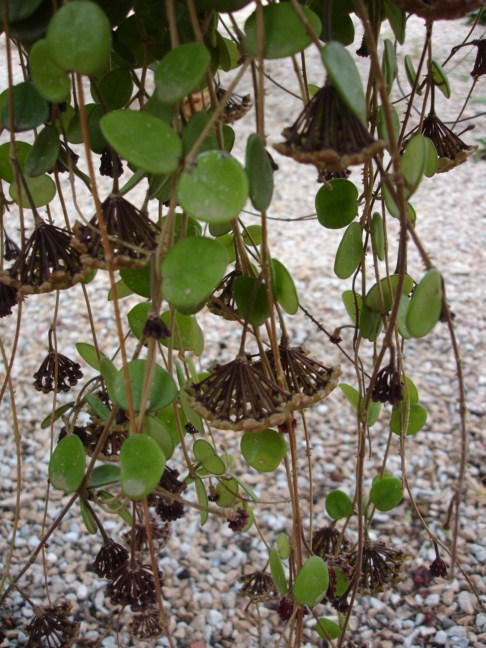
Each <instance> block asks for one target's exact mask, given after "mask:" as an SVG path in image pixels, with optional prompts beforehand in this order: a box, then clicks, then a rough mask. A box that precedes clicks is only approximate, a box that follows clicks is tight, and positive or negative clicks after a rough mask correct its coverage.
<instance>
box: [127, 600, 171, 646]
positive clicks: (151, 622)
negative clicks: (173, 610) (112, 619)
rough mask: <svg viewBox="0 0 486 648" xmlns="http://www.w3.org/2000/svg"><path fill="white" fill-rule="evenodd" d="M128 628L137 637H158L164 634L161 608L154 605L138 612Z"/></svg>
mask: <svg viewBox="0 0 486 648" xmlns="http://www.w3.org/2000/svg"><path fill="white" fill-rule="evenodd" d="M128 629H129V631H130V632H131V633H132V634H133V635H134V636H135V637H137V639H142V640H144V639H157V638H158V637H160V636H161V635H162V634H163V628H162V625H161V623H160V614H159V610H158V609H157V608H155V607H153V608H149V609H148V610H144V611H143V612H142V613H141V614H136V615H135V616H134V617H133V619H132V620H131V622H130V625H129V626H128Z"/></svg>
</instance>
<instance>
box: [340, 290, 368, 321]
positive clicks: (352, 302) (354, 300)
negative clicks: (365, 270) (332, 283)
mask: <svg viewBox="0 0 486 648" xmlns="http://www.w3.org/2000/svg"><path fill="white" fill-rule="evenodd" d="M341 299H342V300H343V304H344V308H345V309H346V312H347V314H348V315H349V317H350V318H351V321H352V322H353V324H355V325H356V323H357V319H358V318H357V315H358V313H361V309H362V304H363V298H362V297H361V295H360V294H359V293H355V292H353V291H352V290H345V291H344V292H343V294H342V295H341Z"/></svg>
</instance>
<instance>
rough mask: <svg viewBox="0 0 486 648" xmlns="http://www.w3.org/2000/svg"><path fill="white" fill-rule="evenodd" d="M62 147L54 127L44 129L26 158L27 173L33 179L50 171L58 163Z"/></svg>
mask: <svg viewBox="0 0 486 648" xmlns="http://www.w3.org/2000/svg"><path fill="white" fill-rule="evenodd" d="M60 147H61V144H60V142H59V134H58V132H57V129H56V128H55V127H54V126H52V125H49V126H46V127H45V128H43V129H42V130H41V131H40V133H39V134H38V135H37V137H36V138H35V142H34V145H33V146H32V148H31V149H29V151H28V153H27V155H26V156H25V164H24V171H25V173H26V174H27V175H28V176H30V177H31V178H33V177H35V176H39V175H42V174H43V173H46V172H47V171H49V170H50V169H51V168H52V167H53V166H54V164H55V163H56V160H57V156H58V155H59V149H60Z"/></svg>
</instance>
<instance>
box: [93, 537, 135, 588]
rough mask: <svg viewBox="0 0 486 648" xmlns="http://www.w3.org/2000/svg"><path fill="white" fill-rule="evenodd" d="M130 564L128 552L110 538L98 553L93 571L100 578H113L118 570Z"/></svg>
mask: <svg viewBox="0 0 486 648" xmlns="http://www.w3.org/2000/svg"><path fill="white" fill-rule="evenodd" d="M127 562H128V551H127V550H126V549H125V547H123V546H122V545H121V544H118V543H117V542H115V541H114V540H111V539H110V538H108V539H107V541H106V542H105V543H104V544H103V546H102V547H101V549H100V550H99V551H98V553H97V555H96V558H95V561H94V563H93V571H94V573H95V574H96V575H97V576H99V577H100V578H113V576H114V575H115V572H116V571H117V569H119V568H120V567H121V566H122V565H124V564H125V563H127Z"/></svg>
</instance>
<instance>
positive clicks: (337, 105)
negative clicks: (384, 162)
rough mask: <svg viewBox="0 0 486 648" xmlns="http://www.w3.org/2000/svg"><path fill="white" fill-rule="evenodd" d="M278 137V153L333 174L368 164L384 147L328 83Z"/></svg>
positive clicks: (276, 145) (384, 144) (383, 143)
mask: <svg viewBox="0 0 486 648" xmlns="http://www.w3.org/2000/svg"><path fill="white" fill-rule="evenodd" d="M282 135H283V136H284V137H285V142H281V143H279V144H275V146H274V148H275V149H276V150H277V151H278V152H279V153H281V154H282V155H287V156H289V157H292V158H293V159H294V160H296V161H297V162H302V163H304V164H314V165H315V166H316V167H317V168H318V170H319V171H323V170H327V171H331V172H334V173H335V172H341V171H344V170H345V169H347V167H349V166H352V165H355V164H364V163H365V162H368V161H369V160H371V159H372V158H373V157H374V156H375V155H377V154H378V153H380V152H381V151H382V150H383V149H384V148H385V146H386V143H385V142H383V141H381V140H374V139H373V137H372V136H371V135H370V133H369V131H368V129H367V128H366V127H365V126H364V124H363V123H362V122H361V120H360V119H359V118H358V117H356V115H355V114H354V113H352V112H351V111H350V110H349V108H348V107H347V106H346V104H345V103H344V102H343V101H342V99H341V98H340V96H339V94H338V92H337V90H336V89H335V88H334V87H333V86H332V85H331V84H330V83H326V85H325V86H324V87H323V88H321V89H320V90H319V91H318V92H317V93H316V94H315V95H314V96H313V97H312V99H311V100H310V101H309V103H308V104H307V106H306V107H305V108H304V110H303V111H302V112H301V114H300V115H299V116H298V118H297V120H296V121H295V123H294V124H293V125H292V126H290V127H289V128H285V129H284V131H283V133H282Z"/></svg>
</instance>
